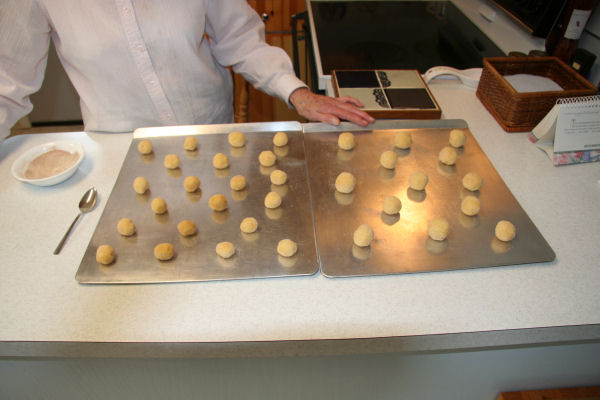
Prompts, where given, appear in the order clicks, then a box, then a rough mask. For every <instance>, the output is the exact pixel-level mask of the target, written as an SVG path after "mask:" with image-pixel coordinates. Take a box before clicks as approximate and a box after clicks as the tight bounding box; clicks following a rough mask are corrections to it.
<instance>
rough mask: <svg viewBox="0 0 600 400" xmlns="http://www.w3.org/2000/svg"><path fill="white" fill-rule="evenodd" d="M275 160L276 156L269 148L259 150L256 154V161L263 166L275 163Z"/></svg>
mask: <svg viewBox="0 0 600 400" xmlns="http://www.w3.org/2000/svg"><path fill="white" fill-rule="evenodd" d="M275 161H277V156H276V155H275V153H273V152H272V151H271V150H264V151H261V152H260V154H259V155H258V162H259V163H260V165H262V166H263V167H271V166H273V165H275Z"/></svg>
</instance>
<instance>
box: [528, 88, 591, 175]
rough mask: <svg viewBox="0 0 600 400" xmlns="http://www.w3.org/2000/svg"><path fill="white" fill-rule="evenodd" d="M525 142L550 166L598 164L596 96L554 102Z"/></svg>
mask: <svg viewBox="0 0 600 400" xmlns="http://www.w3.org/2000/svg"><path fill="white" fill-rule="evenodd" d="M529 140H530V141H531V142H533V143H535V144H536V145H537V146H538V147H539V148H540V149H542V150H543V151H545V152H546V154H548V156H549V157H550V159H551V160H552V161H553V163H554V165H567V164H579V163H585V162H594V161H600V95H595V96H585V97H571V98H564V99H558V100H557V102H556V104H555V105H554V107H553V108H552V109H551V110H550V111H549V112H548V114H547V115H546V116H545V117H544V118H543V119H542V120H541V121H540V123H539V124H538V125H537V126H536V127H535V128H533V130H532V131H531V133H530V134H529Z"/></svg>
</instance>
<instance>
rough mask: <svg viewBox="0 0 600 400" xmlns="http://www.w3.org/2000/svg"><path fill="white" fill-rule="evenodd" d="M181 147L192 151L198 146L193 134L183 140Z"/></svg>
mask: <svg viewBox="0 0 600 400" xmlns="http://www.w3.org/2000/svg"><path fill="white" fill-rule="evenodd" d="M183 148H184V149H185V150H187V151H194V150H196V149H197V148H198V139H196V137H195V136H188V137H186V138H185V140H184V141H183Z"/></svg>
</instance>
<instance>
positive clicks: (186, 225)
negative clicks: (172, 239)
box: [177, 219, 196, 236]
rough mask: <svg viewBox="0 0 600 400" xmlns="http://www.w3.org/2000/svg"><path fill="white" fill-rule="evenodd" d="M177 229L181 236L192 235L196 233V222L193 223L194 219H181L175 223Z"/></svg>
mask: <svg viewBox="0 0 600 400" xmlns="http://www.w3.org/2000/svg"><path fill="white" fill-rule="evenodd" d="M177 231H178V232H179V234H180V235H181V236H192V235H193V234H195V233H196V224H195V223H194V221H190V220H189V219H184V220H183V221H181V222H180V223H178V224H177Z"/></svg>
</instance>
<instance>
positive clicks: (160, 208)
mask: <svg viewBox="0 0 600 400" xmlns="http://www.w3.org/2000/svg"><path fill="white" fill-rule="evenodd" d="M150 207H152V211H154V213H155V214H164V213H166V212H167V202H166V201H165V200H164V199H163V198H161V197H157V198H155V199H153V200H152V203H150Z"/></svg>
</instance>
